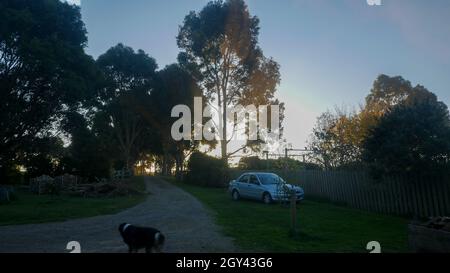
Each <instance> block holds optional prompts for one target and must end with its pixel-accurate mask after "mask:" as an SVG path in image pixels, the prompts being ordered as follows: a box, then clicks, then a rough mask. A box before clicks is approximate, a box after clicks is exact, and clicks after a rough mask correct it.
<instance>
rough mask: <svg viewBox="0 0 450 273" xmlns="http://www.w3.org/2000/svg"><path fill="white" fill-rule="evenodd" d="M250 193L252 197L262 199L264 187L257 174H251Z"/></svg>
mask: <svg viewBox="0 0 450 273" xmlns="http://www.w3.org/2000/svg"><path fill="white" fill-rule="evenodd" d="M248 184H249V186H248V194H249V197H250V198H252V199H258V200H259V199H261V198H262V194H263V188H262V187H261V184H260V183H259V179H258V177H257V176H256V175H253V174H252V175H250V177H249V183H248Z"/></svg>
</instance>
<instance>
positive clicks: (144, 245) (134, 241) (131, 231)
mask: <svg viewBox="0 0 450 273" xmlns="http://www.w3.org/2000/svg"><path fill="white" fill-rule="evenodd" d="M119 232H120V235H121V236H122V238H123V241H124V242H125V244H127V246H128V252H129V253H132V252H138V251H139V250H140V249H145V252H146V253H157V252H161V251H162V248H163V246H164V242H165V237H164V235H163V234H162V233H161V232H160V231H159V230H157V229H155V228H151V227H137V226H133V225H130V224H127V223H122V224H120V225H119Z"/></svg>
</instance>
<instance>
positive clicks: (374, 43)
mask: <svg viewBox="0 0 450 273" xmlns="http://www.w3.org/2000/svg"><path fill="white" fill-rule="evenodd" d="M69 2H74V3H76V4H78V5H81V12H82V17H83V21H84V22H85V24H86V28H87V31H88V39H89V42H88V48H87V53H88V54H90V55H92V56H94V57H95V58H97V57H98V56H99V55H100V54H102V53H104V52H105V51H106V50H107V49H108V48H110V47H111V46H114V45H116V44H117V43H119V42H121V43H124V44H125V45H128V46H131V47H133V48H134V49H143V50H144V51H146V52H147V53H148V54H149V55H150V56H152V57H154V58H155V59H156V60H157V62H158V65H159V68H164V66H166V65H168V64H171V63H174V62H176V57H177V54H178V52H179V49H178V48H177V45H176V39H175V37H176V35H177V33H178V27H179V25H180V24H181V23H182V22H183V19H184V17H185V16H186V15H187V14H188V13H189V11H191V10H194V11H199V10H200V9H201V8H202V7H203V6H204V5H205V4H206V3H207V2H208V1H207V0H128V1H123V0H81V1H80V0H78V1H76V0H75V1H73V0H72V1H69ZM246 2H247V4H248V6H249V10H250V13H251V14H252V15H256V16H258V17H259V19H260V27H261V30H260V36H259V41H260V46H261V48H262V49H263V51H264V54H265V55H266V56H271V57H273V58H274V59H275V60H276V61H277V62H278V63H279V64H280V67H281V71H280V72H281V84H280V86H279V88H278V92H277V97H278V98H280V100H281V101H283V102H285V103H286V112H285V114H286V118H285V121H284V127H285V131H284V134H285V137H286V139H287V142H288V143H292V146H293V147H294V148H303V147H305V146H306V142H307V140H308V138H309V136H310V134H311V132H312V128H313V126H314V124H315V122H316V118H317V117H318V116H319V115H320V114H321V113H322V112H324V111H326V110H328V109H333V108H334V107H335V106H338V107H347V108H349V109H351V108H353V107H354V108H358V105H360V104H362V103H363V102H364V98H365V97H366V95H367V94H368V93H369V92H370V88H371V86H372V83H373V81H374V80H375V78H376V77H377V76H378V75H379V74H387V75H390V76H396V75H401V76H403V77H404V78H405V79H407V80H409V81H411V83H412V84H413V85H416V84H421V85H424V86H425V87H426V88H428V89H429V90H430V91H432V92H434V93H435V94H436V95H437V96H438V98H439V100H441V101H443V102H445V103H446V104H447V105H450V16H449V15H450V1H448V0H429V1H425V0H381V5H380V6H370V5H368V4H367V1H366V0H278V1H276V0H247V1H246Z"/></svg>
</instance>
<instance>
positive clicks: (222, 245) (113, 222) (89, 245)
mask: <svg viewBox="0 0 450 273" xmlns="http://www.w3.org/2000/svg"><path fill="white" fill-rule="evenodd" d="M145 179H146V181H145V182H146V186H147V191H149V192H150V193H151V194H150V195H149V196H148V198H147V200H146V201H145V202H143V203H141V204H139V205H137V206H136V207H133V208H130V209H127V210H125V211H122V212H120V213H118V214H114V215H103V216H96V217H90V218H84V219H77V220H69V221H66V222H60V223H46V224H30V225H18V226H4V227H0V252H52V253H53V252H69V251H68V250H66V245H67V243H68V242H69V241H78V242H79V243H80V244H81V252H127V247H126V246H125V244H124V243H123V242H122V239H121V237H120V235H119V232H118V230H117V227H118V225H119V224H120V223H122V222H127V223H131V224H135V225H142V226H151V227H155V228H158V229H160V230H161V231H162V232H163V233H164V234H165V236H166V245H165V248H164V252H181V253H182V252H194V253H201V252H237V251H239V250H238V248H236V246H235V245H234V243H233V240H232V239H231V238H229V237H225V236H224V235H222V234H221V233H220V228H219V227H218V226H217V225H215V224H214V223H213V220H212V217H211V212H210V211H209V210H207V209H206V208H205V207H204V206H203V205H202V204H201V203H200V202H199V201H197V199H195V198H194V197H193V196H191V195H190V194H188V193H186V192H185V191H183V190H181V189H179V188H177V187H175V186H173V185H171V184H169V183H167V182H166V181H163V180H161V179H158V178H153V177H147V178H145Z"/></svg>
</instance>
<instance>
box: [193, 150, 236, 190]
mask: <svg viewBox="0 0 450 273" xmlns="http://www.w3.org/2000/svg"><path fill="white" fill-rule="evenodd" d="M228 177H229V175H228V167H227V165H226V164H225V162H224V161H223V160H221V159H218V158H215V157H212V156H208V155H205V154H203V153H200V152H195V153H193V154H192V155H191V157H190V159H189V163H188V173H187V175H186V178H185V182H186V183H188V184H192V185H198V186H204V187H225V186H226V185H227V182H228Z"/></svg>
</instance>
